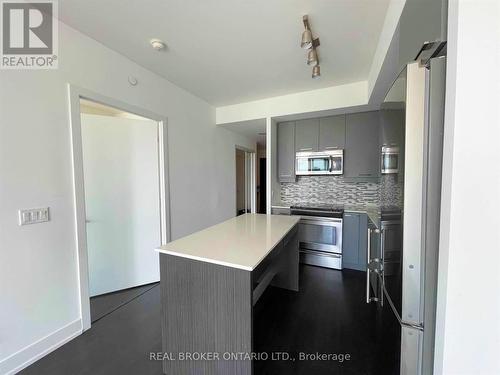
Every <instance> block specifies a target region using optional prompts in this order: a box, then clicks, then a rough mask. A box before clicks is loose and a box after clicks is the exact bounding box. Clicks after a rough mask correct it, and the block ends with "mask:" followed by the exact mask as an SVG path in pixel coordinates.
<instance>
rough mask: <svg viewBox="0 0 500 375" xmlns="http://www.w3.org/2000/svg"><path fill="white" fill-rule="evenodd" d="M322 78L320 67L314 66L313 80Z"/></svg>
mask: <svg viewBox="0 0 500 375" xmlns="http://www.w3.org/2000/svg"><path fill="white" fill-rule="evenodd" d="M320 76H321V71H320V68H319V65H314V66H313V71H312V78H319V77H320Z"/></svg>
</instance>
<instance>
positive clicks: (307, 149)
mask: <svg viewBox="0 0 500 375" xmlns="http://www.w3.org/2000/svg"><path fill="white" fill-rule="evenodd" d="M300 151H312V147H305V148H301V149H300Z"/></svg>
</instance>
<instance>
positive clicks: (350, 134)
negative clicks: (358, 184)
mask: <svg viewBox="0 0 500 375" xmlns="http://www.w3.org/2000/svg"><path fill="white" fill-rule="evenodd" d="M379 117H380V116H379V112H378V111H373V112H362V113H353V114H349V115H347V116H346V147H345V151H344V176H345V177H347V178H358V179H359V178H365V179H373V178H378V177H380V144H379V137H380V136H379V129H380V119H379Z"/></svg>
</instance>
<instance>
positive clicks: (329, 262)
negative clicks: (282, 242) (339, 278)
mask: <svg viewBox="0 0 500 375" xmlns="http://www.w3.org/2000/svg"><path fill="white" fill-rule="evenodd" d="M300 263H304V264H310V265H312V266H319V267H326V268H333V269H336V270H341V269H342V256H341V255H337V254H325V253H322V252H319V251H308V250H301V251H300Z"/></svg>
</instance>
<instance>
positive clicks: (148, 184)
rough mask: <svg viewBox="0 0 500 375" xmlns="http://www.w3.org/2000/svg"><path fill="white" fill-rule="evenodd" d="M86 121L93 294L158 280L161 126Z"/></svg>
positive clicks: (148, 122)
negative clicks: (159, 136) (159, 137)
mask: <svg viewBox="0 0 500 375" xmlns="http://www.w3.org/2000/svg"><path fill="white" fill-rule="evenodd" d="M81 120H82V121H81V124H82V147H83V164H84V181H85V209H86V216H87V225H86V229H87V249H88V263H89V291H90V296H95V295H99V294H103V293H109V292H113V291H117V290H121V289H125V288H130V287H134V286H138V285H143V284H147V283H151V282H155V281H158V280H159V278H160V277H159V266H158V254H157V253H156V252H155V251H154V249H155V248H156V247H158V246H159V245H160V243H161V239H160V228H161V225H160V190H159V184H160V181H159V160H158V123H157V122H154V121H151V120H137V119H129V118H120V117H109V116H101V115H90V114H82V116H81Z"/></svg>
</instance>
